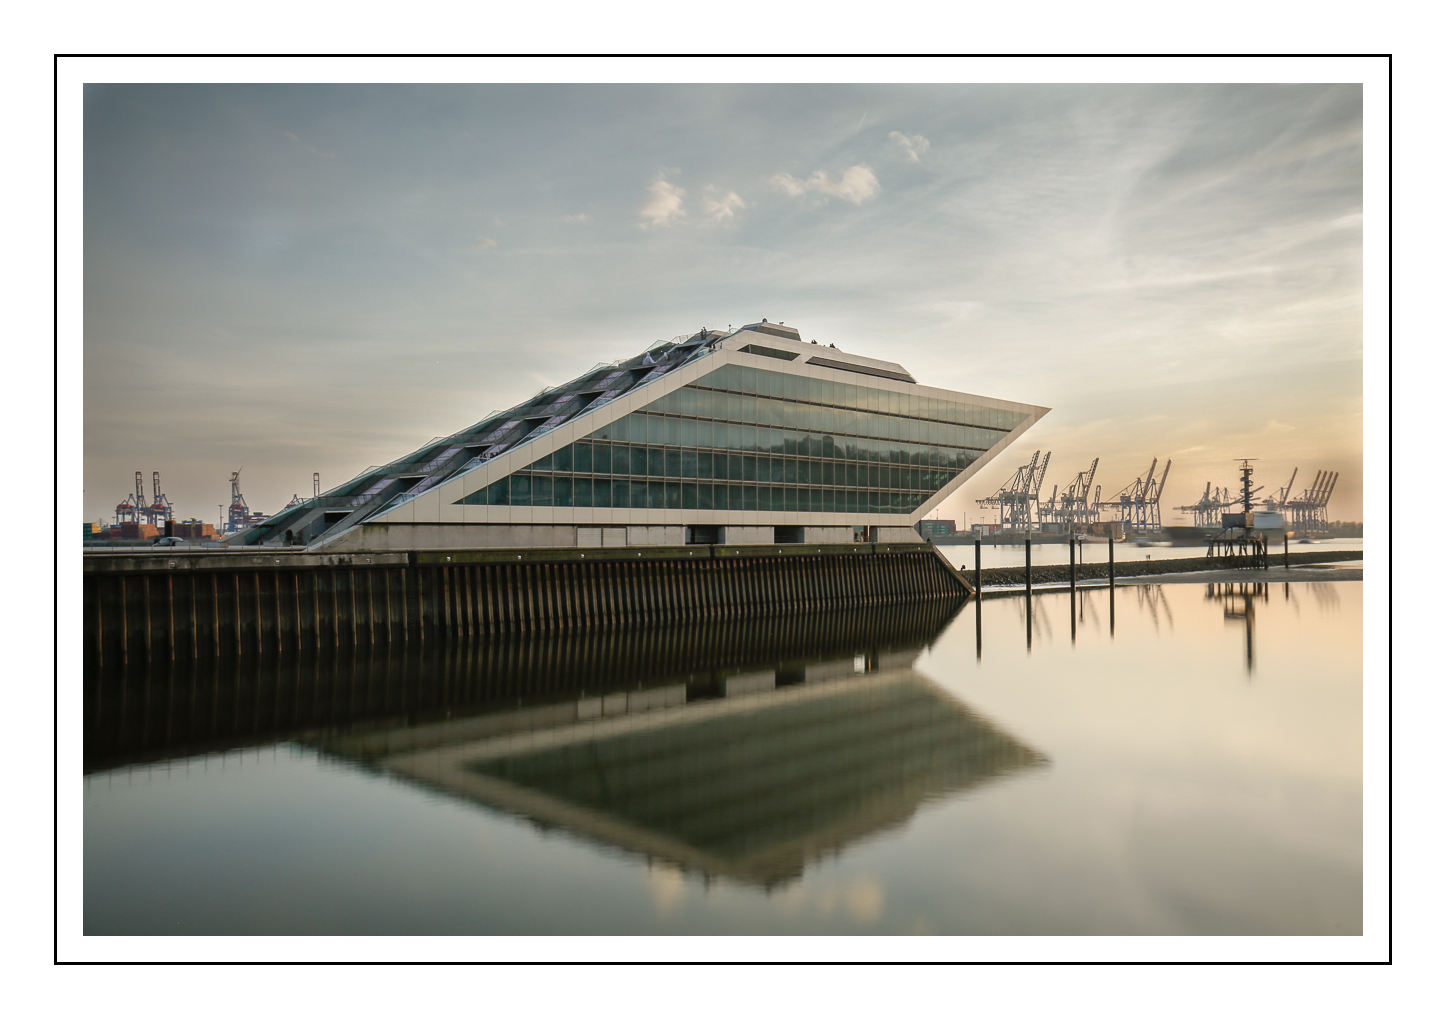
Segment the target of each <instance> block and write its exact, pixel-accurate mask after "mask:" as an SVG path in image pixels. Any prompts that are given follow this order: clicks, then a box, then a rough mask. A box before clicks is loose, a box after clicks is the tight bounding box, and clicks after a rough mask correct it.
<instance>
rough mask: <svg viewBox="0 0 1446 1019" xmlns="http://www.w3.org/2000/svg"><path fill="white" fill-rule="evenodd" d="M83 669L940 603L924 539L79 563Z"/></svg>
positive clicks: (962, 587) (944, 580)
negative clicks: (920, 542) (81, 567)
mask: <svg viewBox="0 0 1446 1019" xmlns="http://www.w3.org/2000/svg"><path fill="white" fill-rule="evenodd" d="M84 568H85V575H84V581H83V586H82V592H83V611H84V614H85V620H84V633H85V655H86V662H87V664H88V665H94V666H106V665H111V664H115V663H121V664H128V663H132V662H153V661H162V660H170V659H175V658H194V657H201V656H208V655H221V656H228V655H244V654H257V653H259V654H265V653H269V652H272V651H275V650H278V649H281V650H286V651H300V650H304V649H308V648H313V649H314V648H323V647H339V646H355V645H371V644H387V643H390V644H406V643H425V642H429V641H446V640H454V639H458V638H467V637H474V636H480V635H486V634H496V633H508V632H529V631H544V630H561V629H568V628H574V627H595V626H600V625H603V626H606V625H613V624H624V623H629V624H631V623H648V622H662V621H668V620H697V619H708V618H715V617H727V616H746V615H753V614H762V613H771V612H781V611H790V612H795V611H808V612H813V611H818V610H823V609H833V608H846V607H853V606H869V605H884V604H892V603H898V602H908V601H921V600H930V599H943V600H954V601H962V600H963V599H964V598H967V597H968V595H969V594H970V592H971V590H972V588H971V587H970V586H969V583H968V581H967V580H966V579H965V577H964V576H963V575H961V574H960V573H959V572H958V571H956V570H954V568H953V567H952V566H951V565H950V564H949V563H948V561H947V560H946V559H944V558H943V556H942V555H941V554H939V553H938V552H936V551H935V550H934V549H933V547H932V546H929V545H918V544H900V545H886V544H862V543H860V544H850V545H834V546H829V545H823V546H814V545H809V546H800V545H749V546H722V545H705V546H695V547H659V546H653V547H647V548H637V547H624V548H589V549H575V548H558V549H489V550H451V551H418V552H391V553H365V552H358V553H350V554H343V555H317V554H311V553H305V552H293V551H291V550H284V549H276V550H272V551H268V552H265V553H260V554H255V553H253V552H251V551H249V550H248V551H247V552H244V553H241V552H227V553H204V552H203V553H191V554H187V553H177V554H171V553H167V552H148V553H147V554H145V555H114V554H111V555H88V556H86V558H85V561H84Z"/></svg>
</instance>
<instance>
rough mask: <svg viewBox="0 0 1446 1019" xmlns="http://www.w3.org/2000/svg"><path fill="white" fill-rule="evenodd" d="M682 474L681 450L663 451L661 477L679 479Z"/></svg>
mask: <svg viewBox="0 0 1446 1019" xmlns="http://www.w3.org/2000/svg"><path fill="white" fill-rule="evenodd" d="M682 472H683V460H682V454H681V450H677V449H673V448H671V447H669V448H668V449H666V450H664V451H663V476H664V477H668V478H676V477H679V476H680V475H681V474H682Z"/></svg>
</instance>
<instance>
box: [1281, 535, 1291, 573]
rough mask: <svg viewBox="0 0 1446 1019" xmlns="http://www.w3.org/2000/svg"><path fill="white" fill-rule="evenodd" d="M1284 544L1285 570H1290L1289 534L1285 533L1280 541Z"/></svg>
mask: <svg viewBox="0 0 1446 1019" xmlns="http://www.w3.org/2000/svg"><path fill="white" fill-rule="evenodd" d="M1280 540H1281V541H1282V542H1284V543H1285V568H1286V569H1287V570H1288V569H1290V532H1289V531H1286V532H1285V534H1284V535H1283V536H1282V537H1281V539H1280Z"/></svg>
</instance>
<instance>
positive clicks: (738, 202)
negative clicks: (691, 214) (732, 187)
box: [703, 184, 748, 223]
mask: <svg viewBox="0 0 1446 1019" xmlns="http://www.w3.org/2000/svg"><path fill="white" fill-rule="evenodd" d="M747 207H748V203H747V202H745V201H744V200H743V199H742V198H740V197H738V192H736V191H729V192H727V193H726V194H725V193H724V192H723V189H722V188H719V187H716V186H714V185H712V184H709V185H708V186H707V187H705V188H704V189H703V215H705V216H706V217H708V219H709V220H710V221H711V222H714V223H721V222H723V221H724V220H725V219H732V218H733V210H734V209H744V208H747Z"/></svg>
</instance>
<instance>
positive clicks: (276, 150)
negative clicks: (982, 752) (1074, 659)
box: [83, 84, 1363, 523]
mask: <svg viewBox="0 0 1446 1019" xmlns="http://www.w3.org/2000/svg"><path fill="white" fill-rule="evenodd" d="M84 103H85V107H84V146H85V150H84V242H85V245H84V314H85V323H84V354H83V367H84V447H85V471H84V475H85V491H84V499H85V518H86V519H88V520H93V521H94V520H104V521H106V522H109V521H110V520H111V518H112V515H113V513H114V507H115V504H116V503H117V502H119V501H120V500H121V499H122V498H123V497H124V496H125V495H126V493H127V492H129V491H130V490H131V489H132V486H133V475H134V472H135V471H137V470H142V471H144V472H145V477H146V485H147V491H148V493H149V486H150V477H151V472H152V471H154V470H159V471H160V472H161V475H162V480H163V487H164V489H165V491H166V492H167V494H168V495H169V496H170V498H171V501H172V503H173V504H174V505H175V506H176V508H177V510H178V512H179V514H180V515H181V516H183V517H192V516H196V517H200V518H202V519H204V520H208V521H214V520H215V519H216V517H217V504H219V503H224V502H228V501H229V487H228V478H229V475H230V472H231V471H233V470H235V469H237V468H244V470H243V473H242V482H243V485H242V487H243V491H244V492H245V494H246V497H247V500H248V501H249V502H250V504H251V506H252V508H253V509H256V510H259V511H262V512H268V513H270V512H275V511H276V510H278V509H280V508H281V506H282V505H283V504H284V503H285V502H286V501H287V500H288V499H290V497H291V496H292V494H293V493H298V494H301V495H302V496H306V495H308V494H309V493H310V490H311V475H312V472H313V471H320V472H321V476H322V483H323V487H325V488H330V487H332V486H334V485H336V484H339V483H340V482H342V481H344V480H346V479H348V478H350V477H352V476H353V475H355V474H357V473H358V472H359V471H361V470H363V469H364V468H366V467H368V466H370V465H373V464H381V463H385V462H387V461H389V460H391V459H393V458H395V457H396V456H398V455H400V454H403V453H406V452H409V451H410V450H412V449H415V448H417V447H418V446H420V445H422V444H423V442H425V441H426V440H428V439H430V438H431V437H433V436H437V435H445V434H448V433H450V432H453V431H456V430H457V429H459V428H462V427H465V426H467V425H470V424H472V423H474V422H476V421H478V420H480V419H481V418H483V417H485V416H486V415H487V414H488V413H489V412H490V411H492V410H494V409H499V408H504V407H508V406H510V405H512V404H514V403H517V402H518V401H520V400H522V399H524V398H526V397H527V396H529V395H531V394H532V393H534V392H536V391H537V390H538V389H540V388H541V387H543V386H545V385H551V384H555V383H558V382H562V381H565V380H567V379H570V378H572V377H574V376H576V375H578V374H580V373H582V372H583V371H584V370H586V369H588V368H589V367H591V366H592V365H594V364H596V363H597V362H599V361H607V360H613V359H615V358H619V357H625V356H629V355H632V354H634V353H637V352H638V351H640V350H642V349H643V348H644V347H646V346H647V345H648V344H650V343H652V342H653V341H655V340H658V339H663V338H668V337H672V336H675V335H677V334H680V333H685V332H691V331H696V330H697V329H699V328H700V327H704V326H707V327H710V328H725V327H727V326H729V325H733V326H737V325H741V324H743V323H745V322H751V321H757V320H758V319H760V318H764V317H766V318H769V319H771V320H774V321H779V320H781V321H784V322H786V323H788V324H790V325H796V326H798V327H799V328H800V329H801V330H802V332H803V336H804V338H805V339H817V340H818V341H819V342H820V343H835V344H837V345H838V346H839V347H840V348H842V349H844V350H848V351H851V352H854V353H858V354H863V355H867V356H870V357H877V358H884V359H887V360H892V361H898V362H900V363H902V364H903V365H904V366H905V367H906V368H908V369H909V370H910V371H911V372H912V373H913V374H914V375H915V376H916V377H918V378H919V379H920V380H921V381H923V382H926V383H928V384H930V385H935V386H941V387H944V388H948V389H956V390H962V391H965V392H972V393H979V394H984V395H988V396H994V397H1000V398H1004V399H1009V400H1018V401H1022V402H1026V403H1034V404H1042V405H1045V406H1049V407H1052V408H1054V409H1053V411H1052V412H1051V413H1050V414H1049V415H1048V416H1047V417H1046V418H1045V419H1044V420H1043V421H1042V422H1041V423H1040V424H1039V425H1037V426H1035V428H1034V429H1033V430H1031V432H1029V433H1027V434H1026V435H1025V437H1024V438H1023V439H1021V440H1020V441H1019V442H1018V443H1016V444H1015V445H1014V446H1013V447H1011V448H1010V450H1008V451H1006V452H1005V453H1004V454H1003V455H1002V456H1001V457H1000V458H999V459H998V460H996V461H995V462H994V463H993V464H991V465H990V466H989V467H988V468H986V469H985V470H984V471H983V472H982V473H981V474H980V475H979V477H977V478H976V479H974V481H972V482H971V483H970V484H968V485H966V486H965V487H964V489H963V490H962V491H961V492H960V493H958V494H956V495H955V496H954V497H953V498H952V499H951V500H949V502H947V503H946V504H945V506H944V508H943V510H942V514H941V515H943V516H945V517H950V516H952V517H954V518H955V519H958V520H960V521H961V522H962V521H963V520H964V519H965V518H967V519H968V520H971V521H973V520H978V519H980V518H981V514H983V513H984V512H985V511H983V510H981V509H980V508H979V507H978V506H977V505H976V504H975V500H976V499H978V498H982V497H984V496H987V495H988V494H990V493H991V492H992V491H994V490H995V489H996V488H998V487H999V485H1000V484H1002V483H1003V482H1004V481H1005V480H1007V479H1008V477H1009V476H1010V475H1011V474H1012V473H1013V471H1014V468H1015V467H1017V466H1018V465H1020V464H1022V463H1024V462H1025V461H1027V460H1028V459H1029V456H1030V454H1031V453H1032V452H1033V451H1034V450H1035V449H1043V450H1050V451H1052V453H1053V457H1052V459H1051V462H1050V470H1049V473H1048V475H1047V477H1046V480H1045V486H1044V490H1045V493H1046V494H1048V492H1049V491H1050V489H1051V488H1052V487H1053V486H1054V485H1056V484H1057V485H1059V486H1060V487H1061V488H1063V487H1064V486H1065V485H1067V484H1068V483H1069V481H1070V480H1071V479H1072V478H1073V477H1074V475H1075V474H1076V473H1077V472H1078V471H1081V470H1083V469H1085V468H1086V467H1087V466H1088V465H1089V462H1090V460H1091V459H1093V458H1094V457H1096V456H1098V457H1099V458H1100V465H1099V471H1098V473H1097V475H1096V481H1097V482H1098V483H1099V484H1101V485H1102V486H1103V490H1104V496H1105V498H1107V499H1108V498H1110V497H1112V496H1113V495H1115V494H1116V493H1117V492H1119V491H1120V490H1121V489H1122V488H1124V487H1125V486H1127V485H1128V484H1130V483H1131V482H1133V481H1134V479H1135V478H1136V477H1137V476H1139V475H1142V474H1143V473H1144V472H1145V471H1146V470H1147V469H1148V468H1149V466H1150V462H1151V460H1152V459H1154V458H1156V457H1158V458H1159V460H1160V463H1161V464H1162V465H1163V463H1164V461H1165V460H1166V459H1170V460H1172V461H1173V467H1172V469H1171V473H1170V477H1169V481H1168V484H1167V487H1166V489H1165V498H1164V504H1166V505H1167V506H1170V507H1173V506H1178V505H1182V504H1184V503H1189V502H1193V501H1195V500H1196V499H1197V498H1198V497H1199V495H1200V494H1201V490H1202V489H1203V488H1204V486H1205V484H1206V483H1207V482H1210V483H1212V484H1215V485H1228V486H1229V487H1230V488H1232V489H1237V488H1238V475H1237V472H1236V467H1235V464H1234V458H1236V457H1242V456H1253V457H1256V458H1258V460H1257V463H1258V465H1259V473H1258V475H1257V478H1256V480H1257V482H1259V483H1261V484H1262V485H1263V486H1264V487H1265V488H1266V489H1267V491H1271V490H1274V489H1276V488H1279V487H1280V486H1282V485H1284V484H1285V483H1286V481H1287V479H1288V478H1289V477H1290V473H1291V471H1292V469H1294V468H1299V470H1300V476H1299V477H1298V478H1297V480H1296V490H1297V491H1299V490H1300V489H1301V488H1302V487H1304V485H1305V484H1307V483H1308V482H1309V481H1310V479H1311V478H1313V476H1314V475H1315V472H1316V471H1317V470H1322V469H1326V470H1334V471H1339V472H1340V475H1341V478H1340V482H1339V485H1338V487H1337V489H1336V492H1335V496H1334V498H1333V500H1332V502H1331V506H1330V515H1331V517H1332V518H1334V519H1349V520H1353V519H1360V518H1361V472H1362V364H1363V357H1362V91H1361V88H1360V86H1358V85H1160V86H1149V85H998V86H987V85H817V86H814V85H776V86H775V85H747V84H740V85H723V86H719V85H687V86H664V85H593V86H580V85H557V86H544V85H476V86H471V85H430V86H428V85H418V86H400V85H376V86H368V85H335V86H324V85H113V86H108V85H91V86H87V87H86V89H85V99H84ZM1164 516H1165V521H1166V522H1167V523H1169V522H1182V523H1183V522H1187V521H1186V520H1185V518H1184V517H1183V515H1181V514H1178V513H1174V512H1170V511H1168V510H1167V511H1166V513H1165V514H1164Z"/></svg>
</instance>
